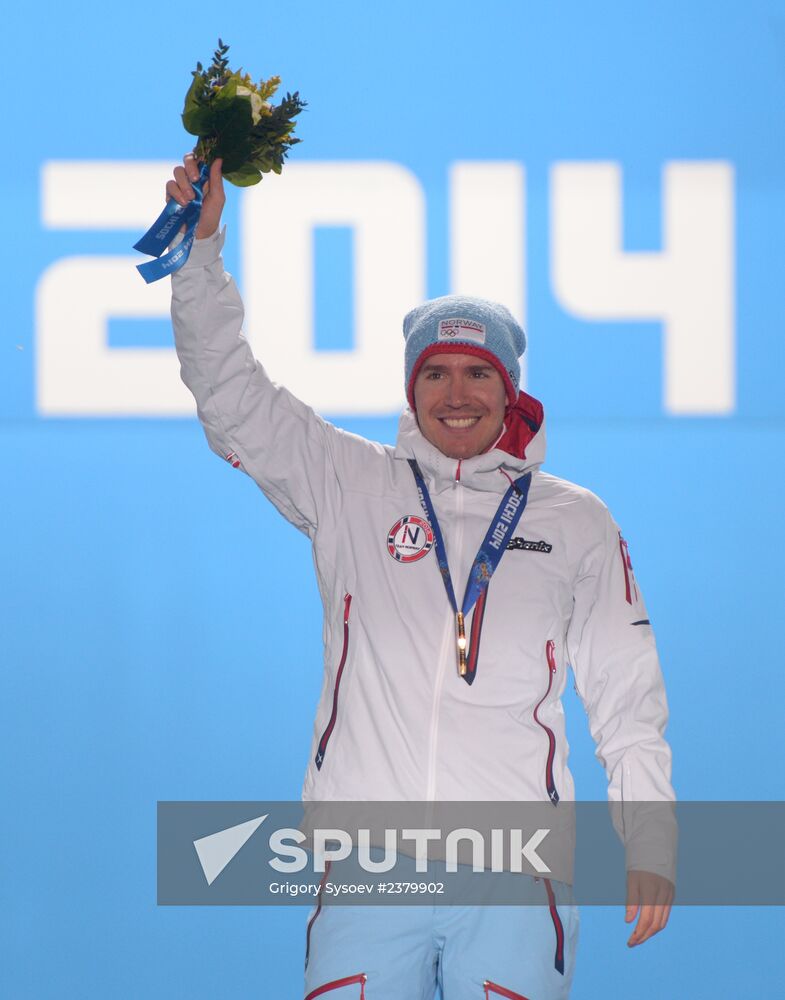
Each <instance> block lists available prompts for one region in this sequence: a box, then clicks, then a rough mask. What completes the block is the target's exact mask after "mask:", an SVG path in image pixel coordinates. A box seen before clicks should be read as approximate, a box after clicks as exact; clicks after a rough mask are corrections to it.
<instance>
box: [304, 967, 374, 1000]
mask: <svg viewBox="0 0 785 1000" xmlns="http://www.w3.org/2000/svg"><path fill="white" fill-rule="evenodd" d="M367 978H368V977H367V976H366V975H365V973H364V972H360V973H358V974H357V975H356V976H346V977H345V978H344V979H333V981H332V982H331V983H325V984H324V986H317V988H316V989H315V990H311V992H310V993H309V994H308V995H307V996H306V998H305V1000H316V997H321V996H324V994H325V993H329V992H330V991H331V990H340V989H342V988H343V987H344V986H354V985H359V987H360V992H359V994H357V995H358V996H359V1000H365V980H366V979H367Z"/></svg>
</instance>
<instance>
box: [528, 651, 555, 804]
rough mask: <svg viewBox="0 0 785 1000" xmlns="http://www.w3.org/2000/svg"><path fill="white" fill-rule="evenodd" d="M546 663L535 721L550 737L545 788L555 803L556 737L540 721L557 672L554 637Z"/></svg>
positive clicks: (546, 656) (535, 711)
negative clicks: (543, 691) (554, 765)
mask: <svg viewBox="0 0 785 1000" xmlns="http://www.w3.org/2000/svg"><path fill="white" fill-rule="evenodd" d="M545 663H546V666H547V669H548V687H547V688H546V690H545V694H544V695H543V696H542V698H540V700H539V701H538V702H537V705H536V706H535V709H534V721H535V722H536V723H537V725H538V726H539V727H540V729H542V730H543V731H544V733H545V735H546V736H547V737H548V756H547V758H546V761H545V788H546V790H547V792H548V798H549V799H550V800H551V802H552V803H553V804H554V805H558V804H559V793H558V792H557V791H556V784H555V782H554V780H553V758H554V756H555V755H556V737H555V736H554V735H553V730H552V729H551V728H550V726H546V725H545V723H544V722H541V721H540V717H539V714H538V713H539V711H540V706H541V705H542V703H543V702H544V701H545V699H546V698H547V697H548V695H549V694H550V693H551V688H552V687H553V678H554V676H555V674H556V643H555V642H554V641H553V639H549V640H548V641H547V642H546V643H545Z"/></svg>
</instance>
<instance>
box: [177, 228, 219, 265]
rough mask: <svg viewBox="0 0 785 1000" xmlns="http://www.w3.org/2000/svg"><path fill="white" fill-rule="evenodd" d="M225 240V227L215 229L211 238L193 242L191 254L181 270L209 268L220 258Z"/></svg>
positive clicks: (206, 237) (207, 237)
mask: <svg viewBox="0 0 785 1000" xmlns="http://www.w3.org/2000/svg"><path fill="white" fill-rule="evenodd" d="M225 240H226V226H223V227H222V228H221V229H216V231H215V232H214V233H213V235H212V236H205V237H204V239H201V240H194V241H193V243H192V244H191V253H190V255H189V257H188V260H187V261H186V262H185V264H183V266H182V270H183V271H186V270H188V269H189V268H194V267H209V266H210V264H213V263H215V261H216V260H218V258H219V257H220V256H221V251H222V250H223V246H224V241H225Z"/></svg>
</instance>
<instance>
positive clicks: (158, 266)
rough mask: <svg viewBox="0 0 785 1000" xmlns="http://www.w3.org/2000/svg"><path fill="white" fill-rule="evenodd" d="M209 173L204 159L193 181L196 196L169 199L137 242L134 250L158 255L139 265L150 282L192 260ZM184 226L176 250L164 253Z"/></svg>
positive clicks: (137, 267)
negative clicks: (185, 200)
mask: <svg viewBox="0 0 785 1000" xmlns="http://www.w3.org/2000/svg"><path fill="white" fill-rule="evenodd" d="M209 176H210V168H209V167H208V166H207V164H206V163H203V164H202V166H201V169H200V171H199V180H197V181H194V184H193V188H194V200H193V201H190V202H189V203H188V204H187V205H178V203H177V202H176V201H175V200H174V198H172V199H171V200H170V201H168V202H167V203H166V208H164V210H163V212H161V214H160V215H159V216H158V218H157V219H156V220H155V222H154V223H153V224H152V226H150V228H149V229H148V230H147V232H146V233H145V234H144V236H143V237H142V238H141V239H140V240H139V241H138V242H137V243H134V250H138V251H139V252H140V253H147V254H150V256H151V257H155V258H157V259H156V260H148V261H147V262H146V263H144V264H137V266H136V270H137V271H138V272H139V273H140V274H141V276H142V277H143V278H144V280H145V281H146V282H147V284H148V285H149V284H150V283H151V282H152V281H158V280H159V278H165V277H166V275H167V274H174V272H175V271H179V269H180V268H181V267H182V266H183V264H184V263H185V262H186V261H187V260H188V257H189V254H190V253H191V247H192V246H193V242H194V238H195V236H196V227H197V225H198V224H199V216H200V215H201V214H202V201H203V200H204V194H203V188H204V184H205V181H206V180H207V179H208V177H209ZM182 226H185V227H186V229H185V233H184V234H183V239H182V242H181V243H179V244H178V245H177V246H176V247H175V248H174V249H173V250H170V251H169V252H168V253H164V251H165V250H166V248H167V247H168V246H170V245H171V242H172V240H173V239H174V238H175V236H176V235H177V233H178V232H179V230H180V228H181V227H182Z"/></svg>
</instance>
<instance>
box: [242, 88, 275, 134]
mask: <svg viewBox="0 0 785 1000" xmlns="http://www.w3.org/2000/svg"><path fill="white" fill-rule="evenodd" d="M237 94H238V95H239V96H240V97H250V98H251V117H252V118H253V123H254V125H256V124H258V122H259V120H260V119H261V117H262V108H263V107H264V105H265V103H266V102H265V101H263V100H262V99H261V97H260V96H259V95H258V94H257V93H256V91H254V90H251V88H250V87H242V86H241V87H238V88H237ZM268 107H269V105H268Z"/></svg>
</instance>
